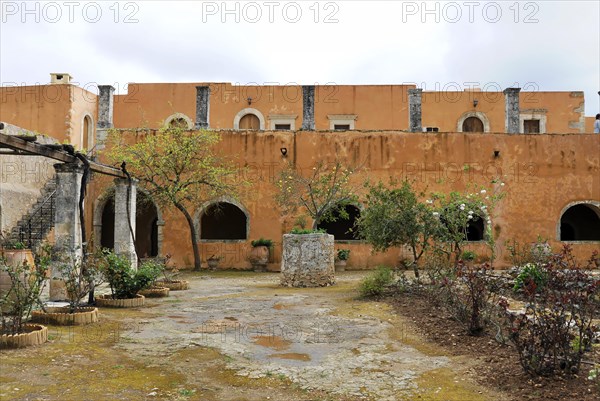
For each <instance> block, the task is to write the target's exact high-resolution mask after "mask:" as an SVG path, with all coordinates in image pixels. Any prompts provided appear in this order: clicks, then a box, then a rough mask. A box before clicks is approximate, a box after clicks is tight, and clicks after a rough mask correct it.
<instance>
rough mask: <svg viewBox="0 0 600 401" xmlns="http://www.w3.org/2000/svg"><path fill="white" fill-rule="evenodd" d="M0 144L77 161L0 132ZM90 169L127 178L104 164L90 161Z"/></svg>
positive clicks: (69, 161) (58, 152) (39, 154)
mask: <svg viewBox="0 0 600 401" xmlns="http://www.w3.org/2000/svg"><path fill="white" fill-rule="evenodd" d="M0 146H1V147H2V148H8V149H13V150H14V151H16V152H24V153H26V154H28V155H31V156H44V157H48V158H50V159H54V160H58V161H61V162H64V163H78V162H79V159H77V158H76V157H75V156H72V155H70V154H68V153H66V152H64V151H61V150H55V149H50V148H49V147H47V146H45V145H42V144H39V143H34V142H28V141H25V140H23V139H20V138H18V137H15V136H13V135H6V134H1V133H0ZM89 163H90V170H92V171H95V172H97V173H100V174H106V175H111V176H113V177H119V178H127V176H126V175H125V174H124V173H123V172H122V171H121V170H119V169H116V168H114V167H111V166H107V165H105V164H100V163H96V162H93V161H90V162H89Z"/></svg>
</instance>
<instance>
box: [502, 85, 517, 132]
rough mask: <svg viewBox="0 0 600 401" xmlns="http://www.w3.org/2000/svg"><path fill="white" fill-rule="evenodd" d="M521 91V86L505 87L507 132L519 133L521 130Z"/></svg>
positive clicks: (505, 127)
mask: <svg viewBox="0 0 600 401" xmlns="http://www.w3.org/2000/svg"><path fill="white" fill-rule="evenodd" d="M519 92H521V88H506V89H504V92H503V93H504V109H505V118H504V131H505V132H506V133H507V134H518V133H519V131H520V123H519V114H520V112H521V111H520V109H519Z"/></svg>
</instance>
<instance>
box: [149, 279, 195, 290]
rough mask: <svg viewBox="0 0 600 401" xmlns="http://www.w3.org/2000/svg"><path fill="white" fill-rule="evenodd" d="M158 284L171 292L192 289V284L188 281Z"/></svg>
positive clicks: (161, 282) (158, 282) (159, 282)
mask: <svg viewBox="0 0 600 401" xmlns="http://www.w3.org/2000/svg"><path fill="white" fill-rule="evenodd" d="M156 284H157V285H159V286H161V287H167V288H168V289H169V290H171V291H181V290H188V289H189V288H190V283H189V282H187V281H186V280H173V281H157V282H156Z"/></svg>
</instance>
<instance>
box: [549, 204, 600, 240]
mask: <svg viewBox="0 0 600 401" xmlns="http://www.w3.org/2000/svg"><path fill="white" fill-rule="evenodd" d="M557 239H558V240H559V241H600V202H598V201H591V200H587V201H576V202H571V203H569V204H568V205H566V206H565V207H564V208H563V209H562V210H561V212H560V219H559V220H558V226H557Z"/></svg>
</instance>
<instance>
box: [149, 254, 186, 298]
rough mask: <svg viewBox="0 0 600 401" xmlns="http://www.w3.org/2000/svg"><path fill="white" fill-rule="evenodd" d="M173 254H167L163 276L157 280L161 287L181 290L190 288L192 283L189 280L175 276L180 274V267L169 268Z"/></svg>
mask: <svg viewBox="0 0 600 401" xmlns="http://www.w3.org/2000/svg"><path fill="white" fill-rule="evenodd" d="M170 259H171V255H170V254H167V255H166V256H165V260H164V269H163V271H162V273H163V278H162V279H160V280H157V281H156V282H155V284H156V285H158V286H160V287H166V288H168V289H169V290H170V291H181V290H187V289H189V288H190V283H189V282H188V281H187V280H176V279H175V278H176V277H177V276H178V275H179V269H178V268H177V267H176V266H173V267H172V268H169V267H168V266H169V260H170Z"/></svg>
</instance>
